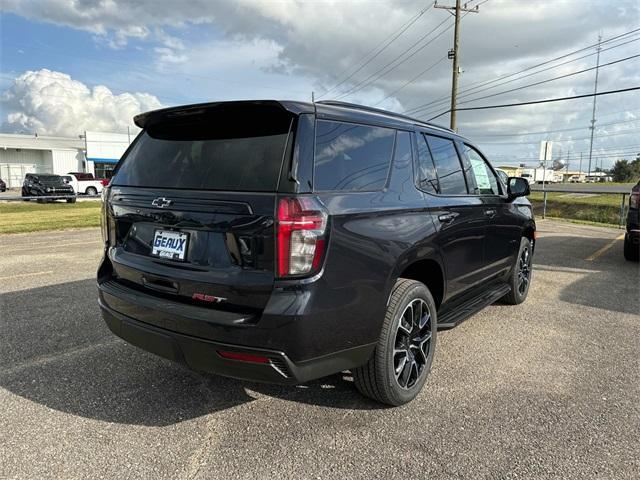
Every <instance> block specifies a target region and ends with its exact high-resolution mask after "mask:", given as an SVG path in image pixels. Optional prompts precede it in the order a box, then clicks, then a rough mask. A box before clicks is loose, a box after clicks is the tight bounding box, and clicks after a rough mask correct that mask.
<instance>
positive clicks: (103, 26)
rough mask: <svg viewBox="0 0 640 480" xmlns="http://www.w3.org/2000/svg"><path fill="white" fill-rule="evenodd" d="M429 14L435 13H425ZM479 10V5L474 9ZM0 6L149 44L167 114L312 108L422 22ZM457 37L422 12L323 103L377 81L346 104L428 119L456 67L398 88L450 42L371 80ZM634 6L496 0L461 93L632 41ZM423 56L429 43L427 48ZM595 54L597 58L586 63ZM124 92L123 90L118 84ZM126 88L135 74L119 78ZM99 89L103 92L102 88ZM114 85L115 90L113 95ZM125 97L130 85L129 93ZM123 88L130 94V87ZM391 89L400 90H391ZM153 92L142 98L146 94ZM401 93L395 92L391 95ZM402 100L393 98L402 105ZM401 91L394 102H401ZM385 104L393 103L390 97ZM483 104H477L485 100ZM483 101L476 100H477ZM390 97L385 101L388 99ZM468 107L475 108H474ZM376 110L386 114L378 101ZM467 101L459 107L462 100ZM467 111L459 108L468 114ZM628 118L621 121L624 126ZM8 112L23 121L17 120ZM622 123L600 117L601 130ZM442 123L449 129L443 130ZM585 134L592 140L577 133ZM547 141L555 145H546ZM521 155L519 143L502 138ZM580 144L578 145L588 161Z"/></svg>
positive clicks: (610, 101) (467, 129) (395, 9)
mask: <svg viewBox="0 0 640 480" xmlns="http://www.w3.org/2000/svg"><path fill="white" fill-rule="evenodd" d="M429 3H430V2H429ZM474 3H477V1H474V2H473V3H472V5H473V4H474ZM176 5H177V3H176V2H175V0H137V1H135V2H133V1H128V0H108V1H101V0H75V1H71V0H4V1H3V2H2V8H3V9H5V10H7V11H11V12H14V13H16V14H18V15H21V16H24V17H27V18H32V19H35V20H38V21H48V22H53V23H56V24H59V25H65V26H69V27H72V28H76V29H81V30H85V31H89V32H92V33H94V34H96V35H97V36H98V38H100V39H101V40H102V41H105V42H108V43H109V44H110V45H111V46H113V47H115V48H124V47H125V46H126V43H127V42H128V41H130V40H131V39H134V38H135V39H137V40H140V42H136V46H139V45H140V44H141V43H142V42H146V44H147V45H150V47H151V48H149V49H148V51H149V52H152V55H153V58H152V59H150V61H149V62H150V63H149V64H148V65H140V64H137V65H136V66H135V67H138V69H139V70H143V71H144V73H145V74H147V73H150V72H156V73H157V72H160V73H161V75H156V76H155V77H154V78H152V79H151V80H150V82H153V83H150V84H149V85H151V84H152V85H153V88H154V92H155V93H157V94H158V95H160V96H161V98H163V99H165V100H166V101H167V102H174V103H187V102H190V101H207V100H218V99H230V98H257V97H273V96H277V98H299V99H308V98H309V96H310V91H311V90H314V91H315V94H316V98H318V97H319V95H321V94H322V92H323V91H324V89H325V88H328V87H331V86H332V85H335V84H336V83H337V82H338V81H339V80H341V79H342V78H344V77H345V75H347V74H348V73H349V72H352V71H353V70H354V69H355V68H356V67H357V66H358V65H359V64H360V62H361V61H362V59H363V57H365V55H366V54H367V53H368V52H370V51H371V49H373V48H374V47H375V46H376V45H379V44H380V43H381V42H383V41H384V40H385V38H387V37H388V36H389V35H390V34H392V33H393V32H394V31H396V30H397V29H398V28H399V27H400V26H401V25H403V24H405V23H406V22H407V21H408V20H409V19H410V18H412V16H413V15H415V14H416V12H417V11H418V10H419V9H420V8H424V7H426V6H427V5H428V3H424V4H419V3H417V4H416V3H414V2H406V1H405V0H382V1H376V2H370V1H348V2H345V1H338V0H323V1H309V2H300V1H287V0H278V1H270V0H216V1H210V0H192V1H188V2H179V7H177V6H176ZM445 19H447V21H448V22H449V24H450V23H452V20H451V19H450V18H449V15H448V13H447V12H445V11H442V10H436V9H430V10H429V11H428V12H427V13H425V14H424V15H423V16H422V17H421V18H420V19H418V21H417V22H416V23H415V24H414V25H413V26H412V27H411V28H410V29H409V30H407V31H406V32H405V33H404V34H403V35H402V36H400V37H399V38H398V39H397V40H396V41H394V42H393V44H391V45H390V47H389V48H388V49H386V50H385V51H384V52H383V53H382V54H381V55H379V56H378V57H377V58H376V59H375V60H373V61H372V62H371V63H370V64H369V65H367V66H366V68H363V69H362V70H361V71H360V72H358V73H357V74H356V75H354V77H353V78H352V79H351V80H349V81H347V82H345V83H344V85H342V86H340V88H338V89H336V90H335V91H333V92H331V94H330V95H328V96H327V97H326V98H332V97H333V98H335V97H337V96H340V92H345V91H348V90H349V89H350V88H354V86H355V85H356V84H357V83H358V82H360V81H362V80H365V79H366V78H367V77H368V76H369V75H371V74H374V78H375V81H374V82H371V83H370V84H369V85H366V86H365V87H364V88H361V89H360V88H358V89H355V91H354V93H353V94H352V95H347V96H345V97H344V98H342V99H343V100H345V101H352V102H355V103H358V102H360V103H366V104H377V103H378V102H380V105H379V106H380V107H382V108H389V109H392V110H396V111H403V110H405V109H410V108H412V107H415V106H417V105H421V104H424V103H427V102H430V101H433V100H437V99H440V98H443V99H444V101H443V102H442V103H440V104H437V105H436V106H435V107H433V108H432V109H428V110H425V111H423V112H421V113H424V114H425V118H429V117H430V116H433V115H436V114H437V113H439V112H441V111H443V110H446V109H448V97H449V90H450V85H451V80H450V77H451V73H450V72H451V70H450V68H451V66H450V63H449V61H447V60H445V61H443V62H442V63H441V64H439V65H438V66H437V67H436V68H434V69H433V70H430V71H429V72H428V73H427V74H425V75H422V76H421V77H419V78H417V79H416V80H415V81H414V82H412V83H411V84H409V85H406V86H405V84H406V82H407V80H408V79H412V78H414V77H415V75H416V74H417V72H419V71H421V70H424V69H425V68H426V67H427V66H429V65H431V64H433V63H435V62H436V61H438V60H439V59H440V58H442V57H443V56H444V55H446V52H447V50H448V49H449V48H450V46H451V41H452V35H453V32H452V29H450V30H448V31H446V32H445V33H444V34H443V35H442V36H441V37H440V38H438V39H437V40H435V41H434V42H433V43H432V44H429V46H427V47H426V48H423V49H422V50H420V51H419V52H417V53H416V54H415V55H414V56H412V57H411V59H410V60H409V61H407V62H404V63H402V64H401V65H399V66H398V67H397V68H395V69H393V71H390V72H389V74H387V75H384V76H381V77H379V78H377V76H376V75H375V72H376V71H378V70H379V69H380V68H382V66H384V65H385V64H387V63H389V62H393V61H395V60H397V59H398V58H399V57H400V58H401V55H402V53H403V52H404V51H405V50H406V49H407V48H409V47H410V45H412V44H413V43H414V42H416V41H417V40H418V39H419V38H420V37H421V36H422V35H424V34H425V33H426V32H428V31H430V30H431V29H432V28H434V27H435V26H436V25H438V24H439V23H440V22H442V21H443V20H445ZM639 20H640V3H639V2H638V0H620V1H619V2H617V3H616V6H615V7H612V6H611V2H608V1H606V0H590V1H589V2H584V1H583V0H563V1H561V2H557V1H556V2H553V1H535V2H523V1H522V0H491V1H490V2H488V3H483V5H482V6H481V7H480V13H479V14H470V15H467V16H466V17H465V18H464V20H463V21H462V33H461V44H462V50H461V66H462V69H463V70H464V73H463V75H462V76H461V79H460V88H461V89H464V88H465V87H467V86H468V85H469V84H475V83H477V82H483V81H486V80H491V79H494V78H496V77H498V76H500V75H504V74H509V73H512V72H515V71H518V70H521V69H523V68H526V67H529V66H531V65H535V64H537V63H541V62H544V61H546V60H548V59H550V58H553V57H556V56H559V55H561V54H564V53H567V52H569V51H571V50H575V49H578V48H582V47H584V46H586V45H589V44H592V43H595V41H596V39H597V36H598V33H600V32H601V33H602V34H603V36H604V37H605V38H609V37H612V36H614V35H618V34H620V33H622V32H625V31H628V30H632V29H634V28H637V26H638V22H639ZM423 43H424V42H423ZM639 43H640V42H634V43H629V44H628V45H625V46H622V47H620V48H616V49H614V50H611V51H604V52H603V56H602V58H601V61H602V62H607V61H611V60H616V59H618V58H622V57H625V56H630V55H632V54H634V53H637V49H638V44H639ZM585 53H593V50H589V52H585ZM594 61H595V57H593V56H591V57H587V58H585V59H584V60H582V61H579V62H575V63H572V64H570V65H568V66H565V67H563V68H562V69H560V68H558V69H553V70H550V71H548V72H545V73H541V74H539V75H535V76H532V77H530V78H527V79H523V80H520V81H518V82H514V83H510V84H507V85H505V86H504V87H495V88H493V89H488V90H487V91H486V94H491V93H494V92H499V91H502V90H505V89H508V88H511V87H518V86H522V85H525V84H527V83H530V82H534V81H537V80H544V79H546V78H550V77H553V76H557V75H559V74H561V73H569V72H571V71H574V70H578V69H582V68H588V67H591V66H593V64H594ZM637 66H638V60H637V59H635V60H633V61H629V62H625V63H621V64H618V65H613V66H611V67H606V68H603V69H602V70H601V71H600V88H601V90H606V89H615V88H621V86H622V87H624V86H633V85H638V84H639V83H638V82H640V74H639V73H638V68H637ZM117 74H118V75H119V79H120V80H122V81H125V82H126V80H127V79H126V78H124V79H123V78H121V77H123V75H124V74H123V73H122V72H117ZM125 74H126V75H129V77H131V76H132V75H133V73H132V71H128V72H125ZM107 80H108V79H102V80H101V81H103V82H105V81H107ZM119 84H120V83H119ZM125 84H127V83H125ZM128 84H135V83H134V80H131V79H129V83H128ZM400 87H403V88H402V89H400ZM147 88H151V87H147ZM398 89H400V90H398ZM592 89H593V72H588V73H585V74H583V75H577V76H572V77H569V78H567V79H566V80H561V81H555V82H551V83H545V84H542V85H539V86H536V87H532V88H526V89H523V90H520V91H515V92H513V93H509V94H505V95H500V96H496V97H492V98H488V99H486V100H480V101H478V102H473V103H471V104H468V106H475V105H480V104H489V103H509V102H519V101H527V100H533V99H540V98H552V97H559V96H565V95H572V94H582V93H589V92H590V91H592ZM397 90H398V91H397ZM396 91H397V93H396ZM391 92H394V93H393V94H392V95H389V94H390V93H391ZM483 94H484V93H483ZM479 95H482V94H479ZM387 96H389V98H386V97H387ZM476 96H477V95H475V94H474V95H471V97H470V98H475V97H476ZM383 99H384V100H383ZM468 99H469V97H467V98H465V100H468ZM639 99H640V97H639V96H637V95H636V96H634V95H633V94H626V95H620V96H611V97H609V98H607V97H601V98H600V99H598V114H599V115H603V114H607V115H608V114H614V113H616V112H618V114H619V116H620V117H622V118H627V117H628V115H629V111H631V110H634V111H639V110H640V103H638V102H639ZM465 106H467V105H465ZM625 110H626V112H625ZM16 111H20V110H19V109H17V110H16ZM590 116H591V102H590V100H588V99H586V100H583V101H576V102H562V103H558V104H544V105H540V106H532V107H519V108H513V109H497V110H487V111H480V112H461V113H460V114H459V115H458V120H459V124H460V126H461V128H462V131H463V132H464V133H465V134H467V135H470V136H472V137H475V138H478V139H479V140H480V139H481V137H482V136H483V135H484V134H487V133H488V134H505V133H514V132H527V131H528V132H531V131H542V130H552V129H564V128H570V127H575V126H584V127H585V129H586V127H587V126H588V125H589V121H590ZM618 119H619V118H613V117H608V120H609V121H612V120H618ZM438 121H439V122H441V123H447V122H448V117H447V116H446V115H445V116H443V117H441V118H439V120H438ZM586 132H587V133H588V130H586ZM565 135H566V137H571V136H574V137H578V138H582V137H584V136H585V135H586V134H585V131H578V132H569V133H566V134H558V135H557V137H558V138H563V139H564V138H566V137H565ZM539 139H541V137H540V138H539V137H526V138H523V140H526V141H529V142H531V143H528V144H525V142H522V144H521V145H519V146H518V145H513V146H500V145H496V144H495V143H490V141H487V142H485V143H484V144H483V146H485V145H486V147H487V150H489V151H490V153H493V152H495V153H496V154H500V155H504V156H505V158H506V157H509V158H516V157H518V156H519V155H522V156H530V155H529V154H530V153H532V152H534V150H536V149H537V145H536V144H535V141H537V140H539ZM554 139H555V137H554ZM506 140H511V141H513V142H516V141H517V140H518V137H511V138H507V139H505V141H506ZM630 142H631V135H626V136H625V135H621V136H619V137H616V136H611V137H602V139H598V140H597V141H596V144H597V145H598V146H600V145H602V147H603V148H608V146H611V147H617V146H622V145H629V144H630ZM587 144H588V142H586V141H584V140H582V141H579V142H577V143H576V144H575V150H576V151H584V150H585V149H586V146H587Z"/></svg>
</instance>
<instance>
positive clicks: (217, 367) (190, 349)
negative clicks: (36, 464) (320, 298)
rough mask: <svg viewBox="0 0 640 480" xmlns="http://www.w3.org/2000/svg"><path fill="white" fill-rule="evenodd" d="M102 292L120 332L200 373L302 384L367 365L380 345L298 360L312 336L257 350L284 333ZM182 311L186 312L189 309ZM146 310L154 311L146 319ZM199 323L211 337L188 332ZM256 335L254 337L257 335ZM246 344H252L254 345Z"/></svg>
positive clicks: (108, 288)
mask: <svg viewBox="0 0 640 480" xmlns="http://www.w3.org/2000/svg"><path fill="white" fill-rule="evenodd" d="M98 288H99V295H100V300H99V303H100V307H101V310H102V316H103V318H104V320H105V322H106V324H107V326H108V327H109V329H110V330H111V331H112V332H113V333H114V334H116V335H117V336H119V337H120V338H122V339H124V340H125V341H127V342H128V343H131V344H132V345H135V346H137V347H139V348H142V349H143V350H146V351H149V352H151V353H154V354H156V355H159V356H161V357H164V358H168V359H170V360H173V361H176V362H179V363H182V364H185V365H187V366H188V367H189V368H191V369H193V370H197V371H203V372H209V373H214V374H218V375H223V376H227V377H233V378H239V379H244V380H251V381H258V382H268V383H280V384H299V383H304V382H307V381H310V380H314V379H317V378H321V377H325V376H327V375H331V374H334V373H337V372H340V371H342V370H347V369H350V368H354V367H357V366H360V365H363V364H364V363H366V362H367V360H368V359H369V357H370V356H371V353H372V352H373V348H374V346H375V345H374V344H368V345H361V346H357V347H353V348H348V349H343V350H338V351H335V352H331V353H328V354H325V355H321V356H317V357H315V358H311V359H304V360H301V361H293V360H292V359H291V356H290V354H289V351H293V352H300V351H301V350H304V349H305V347H308V348H309V351H312V350H313V349H312V347H313V346H314V344H315V343H316V342H317V340H318V339H317V338H314V336H313V335H312V334H311V335H308V336H307V337H306V338H304V339H301V338H300V336H299V335H296V334H295V329H293V328H292V329H291V337H290V340H289V341H288V342H285V344H284V348H277V349H274V348H261V347H259V346H256V343H257V342H258V341H259V339H258V338H257V337H256V335H262V337H263V339H262V342H261V344H262V345H264V346H269V345H272V344H273V343H274V340H275V338H274V337H277V336H278V335H279V334H278V333H277V332H276V331H273V332H270V331H269V329H258V330H256V329H255V327H252V326H248V325H238V324H236V325H234V320H233V317H236V321H237V317H238V315H237V314H229V313H226V312H215V314H214V316H215V317H216V318H214V319H213V321H207V320H205V319H202V318H201V319H197V318H194V316H193V315H189V313H193V312H190V311H189V308H188V307H189V306H180V308H179V309H177V308H175V304H173V305H172V306H171V307H169V303H167V302H165V303H164V304H162V302H160V301H159V300H158V299H157V298H148V297H146V296H145V295H144V294H141V293H140V292H133V291H129V290H128V289H125V288H118V287H117V286H116V285H113V284H112V283H111V282H106V283H103V284H100V285H99V286H98ZM149 302H155V303H156V304H157V305H156V308H159V309H164V312H163V311H162V310H156V309H154V308H151V305H150V303H149ZM113 307H115V308H113ZM167 307H168V308H169V309H173V315H171V316H170V317H169V316H165V314H167V313H169V312H168V311H167ZM182 307H186V309H185V310H183V308H182ZM116 308H117V310H116ZM118 310H120V311H118ZM122 310H126V311H128V312H131V313H132V314H133V315H135V317H137V318H134V317H133V316H129V315H126V314H124V313H122ZM141 312H148V313H147V315H143V314H142V313H141ZM282 320H283V321H284V320H286V316H284V315H283V317H282ZM151 322H153V324H152V323H151ZM194 324H200V325H199V328H202V329H205V330H206V332H207V336H208V338H202V337H200V336H196V335H193V334H191V333H185V332H184V329H185V327H186V328H187V330H189V326H191V327H193V325H194ZM159 325H162V326H159ZM178 330H180V331H178ZM191 331H193V329H191ZM203 331H204V330H203ZM251 332H253V333H254V334H253V335H251V334H250V333H251ZM212 336H217V337H219V339H220V340H213V339H211V337H212ZM246 342H251V345H248V344H247V343H246ZM282 342H283V340H282V339H281V338H280V339H279V342H277V343H278V344H280V345H283V343H282ZM219 351H225V352H237V353H244V354H251V355H256V356H261V357H267V358H268V362H266V363H253V362H245V361H239V360H232V359H228V358H223V357H222V356H221V355H220V354H219V353H218V352H219Z"/></svg>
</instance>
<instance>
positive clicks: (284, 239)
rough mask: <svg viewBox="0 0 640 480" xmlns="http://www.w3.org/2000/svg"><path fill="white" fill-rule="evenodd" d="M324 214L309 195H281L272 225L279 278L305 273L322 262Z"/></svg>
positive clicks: (325, 214) (325, 221)
mask: <svg viewBox="0 0 640 480" xmlns="http://www.w3.org/2000/svg"><path fill="white" fill-rule="evenodd" d="M327 218H328V215H327V213H326V211H325V210H324V208H323V207H322V205H321V204H320V203H319V202H318V201H317V200H315V199H314V198H312V197H295V198H281V199H280V200H279V202H278V214H277V224H276V243H277V260H276V262H277V273H278V276H279V277H287V276H291V275H293V276H296V275H306V274H309V273H312V272H314V271H316V270H317V269H318V268H320V265H322V258H323V256H324V252H325V249H326V231H327Z"/></svg>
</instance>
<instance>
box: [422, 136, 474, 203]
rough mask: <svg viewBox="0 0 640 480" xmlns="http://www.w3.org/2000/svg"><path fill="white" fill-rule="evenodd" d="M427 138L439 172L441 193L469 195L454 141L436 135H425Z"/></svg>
mask: <svg viewBox="0 0 640 480" xmlns="http://www.w3.org/2000/svg"><path fill="white" fill-rule="evenodd" d="M425 138H426V140H427V143H428V144H429V150H430V151H431V155H432V157H433V163H434V164H435V167H436V172H437V173H438V181H439V184H440V193H441V194H442V195H467V194H468V191H467V183H466V180H465V177H464V173H463V170H462V164H461V163H460V157H458V152H457V150H456V147H455V145H454V144H453V141H452V140H450V139H448V138H442V137H436V136H434V135H425Z"/></svg>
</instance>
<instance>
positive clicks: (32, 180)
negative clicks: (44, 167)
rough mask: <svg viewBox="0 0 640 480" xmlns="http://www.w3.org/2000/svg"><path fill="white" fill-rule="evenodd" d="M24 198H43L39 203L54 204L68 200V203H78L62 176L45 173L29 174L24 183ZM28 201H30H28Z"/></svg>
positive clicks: (71, 188) (39, 199) (70, 187)
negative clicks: (54, 202)
mask: <svg viewBox="0 0 640 480" xmlns="http://www.w3.org/2000/svg"><path fill="white" fill-rule="evenodd" d="M22 196H23V197H42V198H38V199H37V200H38V202H53V201H55V200H66V201H67V203H75V202H76V193H75V192H74V191H73V187H72V186H71V185H67V184H66V183H64V180H63V179H62V177H61V176H60V175H50V174H44V173H27V174H26V175H25V177H24V182H23V183H22ZM27 200H28V199H27Z"/></svg>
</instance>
